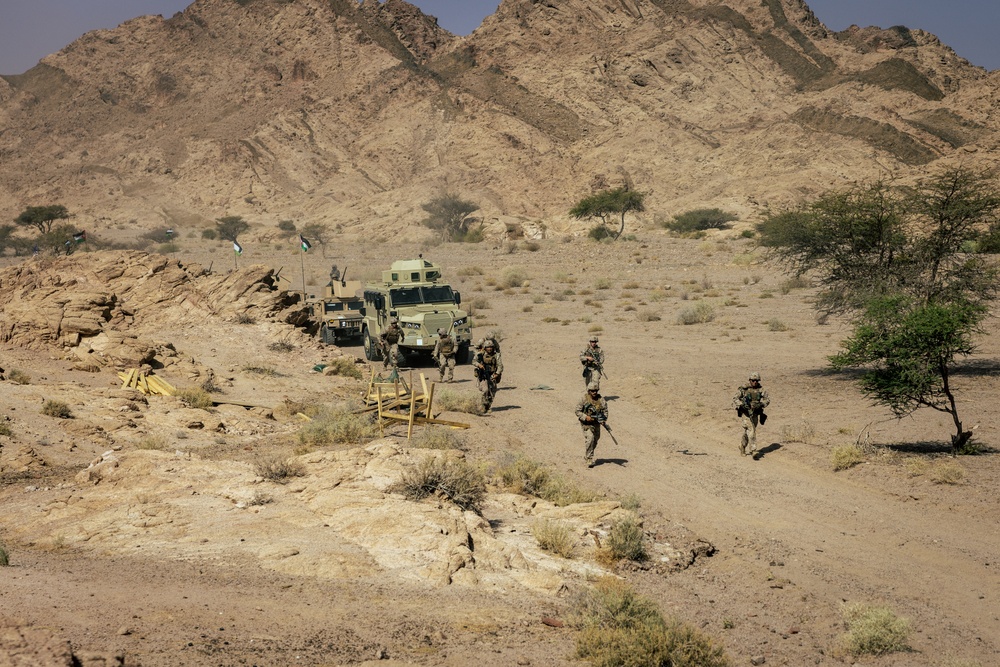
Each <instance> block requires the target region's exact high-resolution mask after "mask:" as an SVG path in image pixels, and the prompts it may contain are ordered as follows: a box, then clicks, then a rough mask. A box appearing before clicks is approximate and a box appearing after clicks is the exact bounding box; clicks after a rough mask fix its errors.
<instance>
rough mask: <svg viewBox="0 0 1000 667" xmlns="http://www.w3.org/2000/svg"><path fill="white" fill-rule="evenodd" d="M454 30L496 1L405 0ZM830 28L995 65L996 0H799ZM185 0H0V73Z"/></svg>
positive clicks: (167, 11) (998, 63)
mask: <svg viewBox="0 0 1000 667" xmlns="http://www.w3.org/2000/svg"><path fill="white" fill-rule="evenodd" d="M723 1H724V0H723ZM410 2H411V3H412V4H415V5H417V6H418V7H420V8H421V9H422V10H423V11H424V12H425V13H427V14H431V15H433V16H436V17H437V18H438V23H439V24H440V25H441V26H442V27H444V28H446V29H448V30H450V31H451V32H453V33H456V34H459V35H467V34H468V33H470V32H472V31H473V30H475V29H476V28H477V27H478V26H479V23H480V22H481V21H482V19H483V18H484V17H485V16H487V15H489V14H492V13H493V12H494V11H496V8H497V5H499V0H410ZM806 2H807V4H808V5H809V6H810V7H811V8H812V10H813V11H814V12H815V13H816V16H818V17H819V19H820V20H821V21H822V22H823V23H825V24H826V26H827V27H828V28H830V29H831V30H843V29H844V28H846V27H848V26H849V25H851V24H852V23H856V24H857V25H860V26H868V25H877V26H881V27H883V28H888V27H891V26H894V25H905V26H906V27H908V28H921V29H923V30H927V31H929V32H932V33H934V34H935V35H937V36H938V37H940V38H941V41H942V42H944V43H945V44H947V45H948V46H950V47H951V48H953V49H955V51H956V52H958V54H959V55H960V56H962V57H963V58H966V59H968V60H969V61H970V62H972V63H973V64H974V65H980V66H982V67H985V68H987V69H991V70H992V69H998V68H1000V40H998V39H997V37H996V31H997V28H998V26H1000V0H950V1H947V2H946V1H942V0H806ZM188 4H190V2H189V0H0V74H21V73H22V72H24V71H26V70H28V69H30V68H31V67H33V66H34V65H35V64H36V63H37V62H38V61H39V60H40V59H41V58H43V57H44V56H46V55H48V54H50V53H55V52H56V51H58V50H60V49H61V48H63V47H64V46H66V45H67V44H69V43H70V42H72V41H73V40H75V39H76V38H78V37H80V36H81V35H83V34H84V33H85V32H88V31H90V30H95V29H97V28H114V27H115V26H117V25H118V24H120V23H122V22H123V21H127V20H128V19H130V18H134V17H136V16H142V15H143V14H162V15H163V16H165V17H169V16H172V15H173V14H174V13H175V12H178V11H180V10H182V9H184V8H185V7H187V5H188Z"/></svg>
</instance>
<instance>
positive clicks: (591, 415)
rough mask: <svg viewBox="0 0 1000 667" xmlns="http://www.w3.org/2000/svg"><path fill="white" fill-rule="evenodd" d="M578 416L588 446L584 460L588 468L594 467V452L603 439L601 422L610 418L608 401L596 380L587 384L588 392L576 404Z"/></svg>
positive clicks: (584, 440) (584, 441)
mask: <svg viewBox="0 0 1000 667" xmlns="http://www.w3.org/2000/svg"><path fill="white" fill-rule="evenodd" d="M576 418H577V419H579V420H580V427H581V428H583V443H584V445H585V446H586V451H585V453H584V457H583V458H584V460H585V461H586V462H587V467H588V468H593V467H594V452H595V451H596V450H597V441H598V440H600V439H601V424H602V423H604V422H606V421H607V420H608V402H607V401H606V400H604V397H603V396H601V388H600V386H599V385H598V384H597V383H596V382H591V383H590V384H588V385H587V393H586V394H584V395H583V398H582V399H580V402H579V403H577V404H576Z"/></svg>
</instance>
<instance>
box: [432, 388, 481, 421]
mask: <svg viewBox="0 0 1000 667" xmlns="http://www.w3.org/2000/svg"><path fill="white" fill-rule="evenodd" d="M434 406H435V407H437V408H439V409H441V410H444V411H445V412H464V413H466V414H469V415H481V414H483V398H482V396H480V395H479V394H478V393H473V392H470V391H452V390H450V389H442V390H441V391H440V392H435V393H434Z"/></svg>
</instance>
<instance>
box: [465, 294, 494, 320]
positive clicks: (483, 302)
mask: <svg viewBox="0 0 1000 667" xmlns="http://www.w3.org/2000/svg"><path fill="white" fill-rule="evenodd" d="M489 309H490V302H489V301H488V300H487V299H486V297H484V296H477V297H476V298H474V299H473V300H472V301H470V302H469V314H470V315H474V314H475V313H476V311H477V310H489Z"/></svg>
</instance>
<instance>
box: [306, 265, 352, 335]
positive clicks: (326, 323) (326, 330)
mask: <svg viewBox="0 0 1000 667" xmlns="http://www.w3.org/2000/svg"><path fill="white" fill-rule="evenodd" d="M346 275H347V270H346V269H345V270H344V276H346ZM360 293H361V281H360V280H345V279H344V278H343V277H341V274H340V271H339V270H338V269H337V266H336V265H334V267H333V269H332V270H331V271H330V282H328V283H327V284H326V286H325V287H324V288H323V295H322V298H316V297H315V296H314V297H313V298H312V299H310V302H311V304H312V320H313V322H314V323H316V324H317V325H318V327H317V329H316V335H317V336H319V338H320V340H322V341H323V342H324V343H326V344H327V345H333V344H335V343H338V342H341V341H343V340H345V339H357V338H359V337H360V336H361V324H362V319H363V318H362V315H361V308H362V306H363V305H364V302H363V301H362V300H361V297H360V296H358V295H359V294H360Z"/></svg>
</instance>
